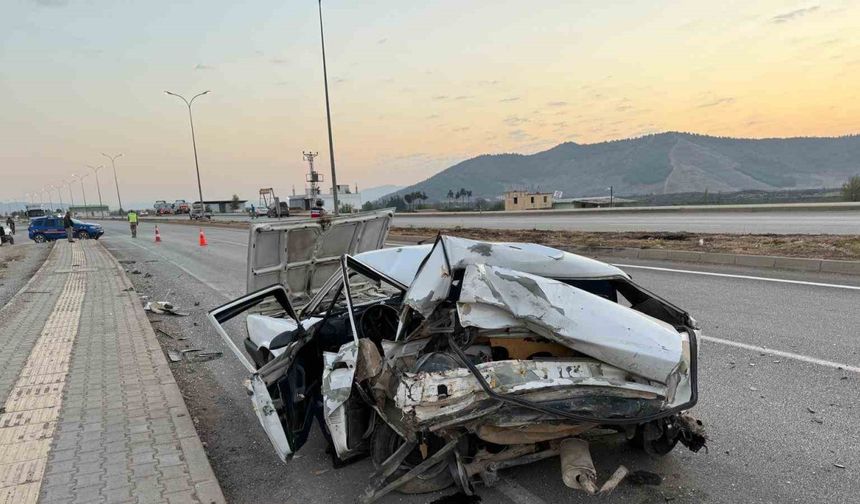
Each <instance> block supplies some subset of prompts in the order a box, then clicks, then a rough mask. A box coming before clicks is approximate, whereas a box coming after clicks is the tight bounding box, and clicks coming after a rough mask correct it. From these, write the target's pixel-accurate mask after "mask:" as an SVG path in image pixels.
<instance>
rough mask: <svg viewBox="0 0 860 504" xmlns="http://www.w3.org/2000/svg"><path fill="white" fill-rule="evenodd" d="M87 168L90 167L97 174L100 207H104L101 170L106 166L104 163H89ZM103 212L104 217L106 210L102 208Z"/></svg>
mask: <svg viewBox="0 0 860 504" xmlns="http://www.w3.org/2000/svg"><path fill="white" fill-rule="evenodd" d="M87 168H89V169H90V170H92V171H93V173H95V174H96V189H97V190H98V192H99V207H103V206H104V205H103V204H102V187H101V184H99V170H101V169H102V168H104V165H98V166H90V165H87ZM101 213H102V217H104V216H105V211H104V210H101Z"/></svg>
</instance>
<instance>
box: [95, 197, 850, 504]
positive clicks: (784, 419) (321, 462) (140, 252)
mask: <svg viewBox="0 0 860 504" xmlns="http://www.w3.org/2000/svg"><path fill="white" fill-rule="evenodd" d="M822 214H825V215H829V214H831V212H822ZM105 227H106V229H107V233H106V235H105V236H104V237H103V238H102V240H103V241H104V244H105V245H106V246H107V247H108V248H109V249H110V250H111V251H112V252H113V253H114V254H115V256H116V257H117V258H118V259H120V260H122V261H135V262H134V263H130V262H126V268H127V269H129V270H130V272H131V271H134V270H137V271H138V272H139V273H138V274H131V275H130V277H131V279H132V281H133V282H134V284H135V286H136V288H137V290H138V291H139V293H140V294H143V295H148V296H150V298H151V299H155V300H168V301H172V302H174V303H176V304H178V305H180V306H181V307H183V308H187V309H188V311H190V312H191V315H190V316H189V317H167V316H159V317H154V318H155V319H156V320H155V321H154V324H153V325H154V327H156V328H158V329H161V330H162V331H163V333H159V334H160V339H161V341H162V344H163V345H164V346H165V347H168V348H189V347H194V348H204V349H207V350H221V351H223V352H224V356H223V357H222V358H220V359H217V360H214V361H210V362H205V363H180V364H173V365H172V367H173V371H174V374H175V375H176V376H177V381H178V382H179V384H180V388H181V389H182V391H183V395H184V396H185V398H186V401H187V403H188V406H189V408H190V410H191V412H192V415H193V416H194V417H195V423H196V424H197V428H198V430H199V432H200V434H201V437H202V439H203V440H204V442H205V443H206V449H207V453H208V455H209V457H210V460H211V462H212V465H213V468H214V470H215V473H216V475H217V477H218V479H219V481H220V482H221V484H222V486H223V488H224V491H225V494H226V495H227V498H228V499H229V500H230V501H231V502H243V503H244V502H248V503H258V502H259V503H263V502H265V503H269V502H301V503H302V504H306V503H308V502H352V500H353V499H354V498H355V496H356V495H357V494H358V493H359V492H360V491H361V490H362V489H363V488H364V486H365V484H366V482H367V478H368V476H369V474H370V473H371V472H372V466H371V464H370V462H369V461H367V460H364V461H360V462H358V463H355V464H352V465H349V466H347V467H345V468H342V469H332V468H331V463H330V460H329V457H328V455H326V454H325V453H324V450H323V442H322V440H321V439H320V436H319V435H317V434H316V433H315V434H314V436H312V439H311V440H310V441H309V442H308V444H307V445H305V446H304V447H303V448H302V450H301V451H300V452H299V456H298V458H296V459H294V460H292V461H291V462H289V463H288V464H286V465H285V464H283V463H281V462H280V461H279V460H277V458H276V457H275V455H274V452H273V450H272V449H271V446H270V445H269V442H268V440H267V438H266V437H265V435H264V434H263V432H262V429H261V428H260V427H259V425H258V424H257V420H256V418H255V417H254V415H253V413H252V411H251V407H250V404H249V401H248V397H247V395H246V393H245V391H244V389H243V387H242V380H243V379H244V378H245V371H244V369H243V368H241V366H240V365H239V364H238V362H237V361H236V359H234V358H232V357H231V355H230V354H229V351H228V350H227V349H226V347H225V346H224V345H223V344H222V343H221V342H220V341H219V340H218V338H217V336H216V335H215V333H214V331H213V330H211V329H210V328H209V326H208V323H207V322H206V320H205V312H206V311H207V310H209V309H211V308H212V307H214V306H216V305H219V304H221V303H223V302H226V301H228V300H229V299H231V298H233V297H235V296H238V295H241V294H243V293H244V287H245V261H246V246H245V243H246V242H247V231H246V230H240V229H229V228H207V229H206V235H207V238H208V241H209V246H208V247H205V248H202V247H199V246H198V245H197V238H198V235H197V233H198V230H197V228H196V227H192V226H183V225H171V224H161V225H160V229H161V234H162V238H163V242H162V243H161V244H155V243H153V226H152V225H151V224H146V223H144V224H142V225H141V229H140V230H139V234H138V238H137V239H136V240H132V239H131V238H130V237H129V236H128V231H127V228H126V226H125V225H124V224H123V223H119V222H114V223H105ZM625 264H626V265H625V266H623V267H624V268H625V269H627V271H629V272H630V273H631V274H632V275H633V277H634V279H635V280H636V281H637V282H638V283H640V284H642V285H643V286H645V287H646V288H648V289H650V290H652V291H654V292H657V293H659V294H661V295H662V296H664V297H665V298H667V299H669V300H670V301H672V302H674V303H676V304H678V305H679V306H682V307H684V308H685V309H687V310H689V311H690V312H691V313H692V314H693V316H694V317H696V318H697V319H698V320H699V322H700V324H701V326H702V327H703V330H704V334H705V335H706V339H705V341H703V342H702V345H701V351H700V361H699V372H700V400H699V405H698V406H697V407H696V408H695V410H694V413H695V414H696V416H698V417H699V418H701V419H702V420H703V421H704V422H705V425H706V426H707V428H708V432H709V436H710V441H709V451H708V452H707V453H705V452H704V451H702V452H700V453H698V454H694V453H691V452H689V451H686V450H685V449H683V448H678V449H676V450H675V451H673V452H672V453H671V454H670V455H668V456H666V457H664V458H661V459H651V458H649V457H647V456H645V455H643V454H640V453H638V452H635V451H631V450H629V449H628V448H627V447H626V445H625V444H623V443H619V442H618V441H616V440H605V441H600V442H596V443H593V444H592V454H593V456H594V460H595V464H596V466H597V468H598V471H599V474H600V480H601V481H602V480H603V479H605V478H607V477H608V476H609V475H610V474H611V472H612V471H613V470H614V469H615V468H616V467H617V465H618V464H619V463H623V464H625V465H626V466H627V467H629V468H630V469H631V470H645V471H651V472H653V473H656V474H659V475H660V476H661V477H662V478H663V481H662V484H660V485H659V486H636V485H633V484H629V483H627V484H623V485H622V486H621V487H619V488H618V489H617V490H616V492H615V493H614V494H612V495H610V496H608V497H602V498H600V499H599V500H600V502H635V503H664V502H669V501H671V502H672V503H679V502H683V503H687V502H689V503H699V502H705V503H732V504H736V503H738V502H744V503H757V502H763V503H764V502H767V503H770V502H773V503H783V502H832V503H838V502H846V503H847V502H856V491H857V488H860V428H858V424H860V342H858V336H857V334H858V331H857V328H858V326H860V314H858V312H857V306H860V289H858V287H860V278H856V277H843V276H835V275H822V274H814V275H813V274H801V273H789V272H775V271H764V270H761V271H759V270H753V269H740V268H721V267H716V266H714V267H707V268H705V267H701V266H693V265H683V264H680V263H654V262H647V263H646V262H637V263H635V264H632V263H630V261H625ZM655 267H656V268H666V270H655V269H648V268H655ZM679 270H687V271H688V272H684V271H679ZM702 271H704V272H709V273H716V274H717V275H703V274H700V273H699V272H702ZM147 274H148V275H149V276H147ZM737 274H740V275H747V276H754V277H760V278H757V279H749V278H738V277H733V276H731V275H737ZM768 279H775V280H780V281H771V280H768ZM786 280H787V281H788V282H786ZM803 282H816V283H819V284H826V285H811V284H809V283H803ZM168 335H172V336H168ZM178 338H186V339H178ZM840 368H841V369H840ZM503 476H504V478H503V480H502V482H501V484H500V485H498V486H496V487H493V488H491V489H487V488H480V489H479V494H480V495H481V496H482V497H483V499H484V502H493V503H494V502H514V503H517V504H542V503H552V502H573V503H575V502H594V501H595V499H596V498H588V497H585V496H583V495H580V494H578V493H576V492H575V491H573V490H570V489H568V488H567V487H565V486H564V485H563V483H562V481H561V477H560V471H559V463H558V460H557V459H551V460H547V461H543V462H540V463H537V464H533V465H530V466H525V467H520V468H515V469H511V470H508V471H506V472H504V473H503ZM448 493H450V491H449V492H448ZM439 497H441V494H440V495H429V496H427V495H425V496H403V495H399V494H395V495H391V496H389V497H387V498H386V499H385V500H383V502H404V503H428V502H431V501H433V500H434V499H438V498H439Z"/></svg>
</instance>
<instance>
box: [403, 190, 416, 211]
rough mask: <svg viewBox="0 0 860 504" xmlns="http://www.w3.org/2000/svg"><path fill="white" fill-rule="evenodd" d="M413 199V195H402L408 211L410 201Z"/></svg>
mask: <svg viewBox="0 0 860 504" xmlns="http://www.w3.org/2000/svg"><path fill="white" fill-rule="evenodd" d="M414 197H415V193H407V194H404V195H403V200H404V201H405V202H406V205H407V206H408V207H409V209H410V210H411V209H412V199H413V198H414Z"/></svg>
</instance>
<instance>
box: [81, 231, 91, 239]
mask: <svg viewBox="0 0 860 504" xmlns="http://www.w3.org/2000/svg"><path fill="white" fill-rule="evenodd" d="M89 239H90V234H89V233H87V232H86V231H78V240H89Z"/></svg>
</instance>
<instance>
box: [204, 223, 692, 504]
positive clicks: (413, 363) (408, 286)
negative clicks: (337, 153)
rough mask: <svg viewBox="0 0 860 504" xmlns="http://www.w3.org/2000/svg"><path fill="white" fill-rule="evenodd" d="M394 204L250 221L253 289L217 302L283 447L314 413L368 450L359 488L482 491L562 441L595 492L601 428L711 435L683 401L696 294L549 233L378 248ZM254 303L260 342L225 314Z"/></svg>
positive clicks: (250, 320)
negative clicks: (663, 289) (239, 336)
mask: <svg viewBox="0 0 860 504" xmlns="http://www.w3.org/2000/svg"><path fill="white" fill-rule="evenodd" d="M391 216H392V212H391V211H381V212H376V213H371V214H362V215H359V216H349V217H345V218H338V219H333V220H330V221H319V220H315V221H313V222H299V223H296V222H291V223H267V224H260V225H256V226H254V227H252V229H251V236H250V244H249V245H250V246H249V258H248V291H249V292H250V294H248V295H246V296H244V297H242V298H239V299H236V300H234V301H232V302H230V303H227V304H225V305H223V306H221V307H219V308H216V309H214V310H212V311H211V312H210V313H209V318H210V321H211V322H212V323H213V325H214V326H215V328H216V330H217V331H218V332H219V334H220V335H221V336H222V337H223V338H224V340H225V342H227V344H228V345H230V347H231V348H232V349H233V350H234V352H235V353H236V355H237V357H238V358H239V359H240V360H241V361H242V362H243V364H244V365H245V366H246V367H247V368H248V371H249V373H250V381H249V390H250V392H251V396H252V402H253V405H254V409H255V411H256V414H257V416H258V418H259V419H260V422H261V423H262V425H263V428H264V429H265V431H266V433H267V434H268V435H269V437H270V439H271V441H272V444H273V445H274V447H275V450H276V451H277V453H278V455H279V456H280V457H281V459H283V460H288V459H289V458H290V456H291V455H292V454H293V453H295V452H296V450H298V449H299V448H301V447H302V445H303V444H304V443H305V441H306V440H307V438H308V435H309V433H310V430H311V428H312V426H313V423H314V420H315V419H316V420H317V421H318V423H319V425H320V427H321V430H322V432H323V434H324V436H325V437H326V439H327V440H328V441H329V443H330V444H331V446H332V448H333V451H334V453H335V454H336V460H337V461H340V462H346V461H350V460H353V459H355V458H357V457H361V456H364V455H367V454H369V455H370V456H371V458H372V460H373V462H374V464H375V465H376V467H377V472H376V474H375V475H374V477H373V478H372V479H371V482H370V484H369V485H368V488H367V489H366V490H365V492H364V494H363V495H362V496H361V498H360V500H362V501H363V502H371V501H374V500H376V499H378V498H379V497H381V496H383V495H385V494H387V493H389V492H391V491H393V490H399V491H402V492H407V493H418V492H429V491H436V490H440V489H443V488H446V487H448V486H450V485H457V486H459V487H460V488H461V489H462V490H463V491H465V492H467V493H471V492H472V490H473V486H474V485H475V484H479V483H480V484H486V485H492V484H493V483H494V482H495V480H496V478H497V472H498V471H499V470H502V469H504V468H507V467H512V466H515V465H520V464H526V463H530V462H534V461H537V460H540V459H544V458H548V457H555V456H561V458H562V466H563V477H564V481H565V483H566V484H568V486H571V487H574V488H580V489H582V490H585V491H587V492H589V493H594V492H596V491H597V489H598V487H597V486H596V473H595V472H594V467H593V465H591V461H590V456H589V454H588V445H587V443H586V442H584V441H582V440H581V436H583V435H584V434H587V433H589V432H590V431H606V430H612V431H616V432H618V433H621V434H623V435H625V436H627V438H628V439H629V440H630V441H631V443H633V444H635V445H638V446H639V447H641V448H642V449H644V450H645V451H647V452H649V453H651V454H657V455H662V454H666V453H668V452H669V451H671V450H672V449H673V448H674V447H675V445H676V444H677V443H678V442H681V443H682V444H684V445H685V446H687V447H688V448H690V449H692V450H693V451H698V450H699V449H700V448H702V447H703V446H704V444H705V436H704V433H703V430H702V427H701V424H700V423H699V422H698V421H696V420H694V419H693V418H692V417H691V416H690V415H689V414H688V413H687V411H688V410H689V409H690V408H691V407H693V406H694V405H695V404H696V401H697V383H696V359H697V347H696V338H697V328H696V323H695V321H694V320H693V319H692V318H691V317H690V316H689V315H688V314H687V313H686V312H684V311H683V310H681V309H679V308H677V307H675V306H673V305H672V304H670V303H668V302H666V301H664V300H662V299H660V298H659V297H657V296H655V295H653V294H651V293H650V292H648V291H646V290H645V289H643V288H641V287H639V286H637V285H636V284H635V283H633V282H632V280H631V278H630V277H629V276H628V275H627V274H626V273H624V272H623V271H621V270H620V269H618V268H616V267H614V266H611V265H608V264H605V263H602V262H599V261H595V260H591V259H588V258H585V257H581V256H577V255H574V254H570V253H567V252H563V251H560V250H556V249H552V248H548V247H544V246H541V245H536V244H522V243H486V242H478V241H474V240H466V239H462V238H456V237H452V236H439V237H437V239H436V241H435V243H433V244H432V245H431V244H427V245H416V246H405V247H396V248H383V246H384V242H385V238H386V237H387V232H388V226H389V222H390V219H391ZM245 311H251V312H252V313H251V314H249V315H248V316H247V318H246V327H247V332H248V337H247V338H246V339H245V341H244V347H245V352H246V353H247V354H248V355H249V356H250V360H249V359H248V358H247V357H246V356H245V354H244V353H243V352H242V351H241V350H240V349H239V346H238V345H236V344H235V343H234V340H233V338H231V337H230V336H229V335H228V333H227V331H226V328H225V324H226V323H227V322H228V321H229V320H230V319H233V318H234V317H236V316H238V315H239V314H241V313H243V312H245ZM613 479H616V478H613ZM616 483H617V482H616Z"/></svg>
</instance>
